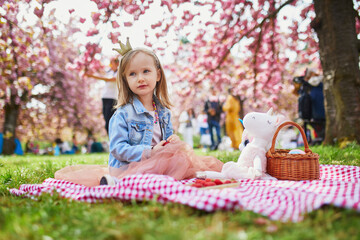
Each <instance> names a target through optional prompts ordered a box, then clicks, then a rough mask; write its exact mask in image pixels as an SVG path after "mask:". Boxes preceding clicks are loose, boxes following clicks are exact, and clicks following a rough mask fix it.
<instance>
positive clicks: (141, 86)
mask: <svg viewBox="0 0 360 240" xmlns="http://www.w3.org/2000/svg"><path fill="white" fill-rule="evenodd" d="M144 87H146V85H140V86H139V87H138V88H144Z"/></svg>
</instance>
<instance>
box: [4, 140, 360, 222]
mask: <svg viewBox="0 0 360 240" xmlns="http://www.w3.org/2000/svg"><path fill="white" fill-rule="evenodd" d="M170 145H171V144H170ZM195 180H196V179H189V180H182V181H177V180H175V179H174V178H172V177H169V176H164V175H154V174H140V175H131V176H127V177H125V178H123V179H121V180H120V181H119V182H118V183H117V185H116V186H97V187H86V186H83V185H79V184H75V183H71V182H67V181H64V180H56V179H52V178H50V179H46V180H45V181H44V182H43V183H42V184H22V185H21V186H20V187H19V189H15V188H13V189H10V193H11V194H13V195H16V196H22V197H29V198H31V199H37V197H38V196H40V195H42V194H43V193H48V194H53V193H54V191H56V192H57V193H58V194H59V196H61V197H63V198H68V199H73V200H77V201H83V202H89V203H96V202H102V201H107V200H109V199H113V200H118V201H128V200H131V199H133V200H138V201H144V200H156V201H158V202H160V203H166V202H173V203H179V204H184V205H187V206H190V207H193V208H196V209H200V210H204V211H207V212H212V211H216V210H239V209H244V210H247V211H253V212H256V213H259V214H261V215H264V216H268V217H269V218H270V219H272V220H280V221H292V222H297V221H301V220H302V219H303V216H304V214H306V213H309V212H311V211H313V210H316V209H318V208H320V207H321V206H323V205H329V204H331V205H334V206H337V207H342V208H349V209H354V210H356V211H358V212H360V167H357V166H341V165H320V179H319V180H315V181H311V180H307V181H278V180H250V179H247V180H246V179H243V180H238V183H239V186H237V187H236V188H223V189H211V190H206V191H204V190H201V189H198V188H194V187H191V186H188V185H189V184H191V183H193V182H195Z"/></svg>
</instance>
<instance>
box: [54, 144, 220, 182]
mask: <svg viewBox="0 0 360 240" xmlns="http://www.w3.org/2000/svg"><path fill="white" fill-rule="evenodd" d="M222 166H223V163H222V162H221V161H220V160H218V159H216V158H215V157H212V156H198V155H196V154H195V153H194V151H193V149H192V148H191V147H190V146H189V145H188V144H186V143H185V142H182V141H177V142H172V143H169V144H167V145H166V146H164V147H163V148H161V149H160V150H159V151H157V152H156V153H152V155H151V156H150V158H147V159H146V158H144V157H143V158H142V159H141V161H140V162H131V163H130V164H128V165H126V166H124V167H122V168H120V169H114V168H111V169H110V172H109V169H108V168H107V167H106V166H104V165H75V166H68V167H65V168H63V169H60V170H59V171H57V172H56V173H55V178H56V179H63V180H67V181H70V182H74V183H78V184H82V185H85V186H97V185H99V181H100V179H101V177H102V176H103V175H105V174H109V173H110V174H111V175H112V176H114V177H116V178H119V179H120V178H123V177H125V176H128V175H132V174H145V173H152V174H161V175H168V176H171V177H173V178H175V179H177V180H182V179H189V178H194V177H195V176H196V172H197V171H217V172H220V171H221V169H222Z"/></svg>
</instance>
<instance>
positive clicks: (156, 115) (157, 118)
mask: <svg viewBox="0 0 360 240" xmlns="http://www.w3.org/2000/svg"><path fill="white" fill-rule="evenodd" d="M153 107H154V112H155V120H154V123H155V124H157V123H158V121H159V114H158V111H157V109H156V105H155V102H154V101H153Z"/></svg>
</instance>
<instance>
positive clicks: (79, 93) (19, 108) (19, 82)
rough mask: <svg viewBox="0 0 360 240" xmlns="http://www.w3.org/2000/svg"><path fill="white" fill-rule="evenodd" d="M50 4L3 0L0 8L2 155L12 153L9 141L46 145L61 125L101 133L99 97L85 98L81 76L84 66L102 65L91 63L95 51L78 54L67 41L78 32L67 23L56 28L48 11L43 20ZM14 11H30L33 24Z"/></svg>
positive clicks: (85, 85)
mask: <svg viewBox="0 0 360 240" xmlns="http://www.w3.org/2000/svg"><path fill="white" fill-rule="evenodd" d="M50 2H51V1H50V0H44V1H5V3H4V4H3V5H2V6H1V8H0V10H1V11H0V14H1V16H0V20H1V21H0V29H1V35H0V52H1V56H0V69H1V74H0V109H1V111H0V116H1V117H0V119H1V120H2V123H3V131H2V132H3V134H4V145H3V153H4V154H11V153H13V151H14V147H15V146H14V138H15V137H18V138H22V139H24V138H31V137H34V138H36V139H44V140H47V141H52V140H54V139H55V138H56V137H58V136H59V133H60V131H61V129H62V128H64V127H70V128H72V129H73V130H74V131H75V132H76V131H84V129H86V130H87V131H88V132H89V133H91V132H93V133H95V132H99V133H100V132H102V131H103V124H102V123H101V119H102V117H101V103H100V97H99V96H98V93H97V92H93V94H92V95H91V92H92V91H91V85H93V84H92V82H91V81H90V80H88V79H84V78H83V77H82V75H81V69H84V68H85V66H86V67H93V68H94V69H96V68H101V67H102V66H101V64H100V63H99V62H98V61H97V60H94V59H93V55H94V54H96V52H99V51H100V49H99V48H97V45H95V46H92V45H91V44H88V46H87V51H86V52H85V53H84V54H82V55H79V46H77V45H74V41H73V39H71V36H72V35H73V34H74V33H75V32H77V31H78V29H76V28H74V27H73V24H71V23H70V24H69V25H68V26H62V27H61V29H60V26H61V23H60V22H59V21H57V19H56V18H55V17H54V11H55V10H54V9H52V10H47V11H48V12H47V14H46V16H45V14H44V11H46V10H45V9H46V6H47V5H48V4H49V3H50ZM25 3H28V4H25ZM20 8H22V9H23V10H24V8H26V9H27V10H29V11H33V13H34V14H35V16H36V18H35V19H36V20H35V23H31V24H30V23H28V21H29V19H28V18H26V17H25V16H27V17H28V16H29V14H27V15H23V16H22V15H21V12H20ZM89 62H91V64H87V63H89ZM85 80H86V81H85ZM99 119H100V122H99Z"/></svg>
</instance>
